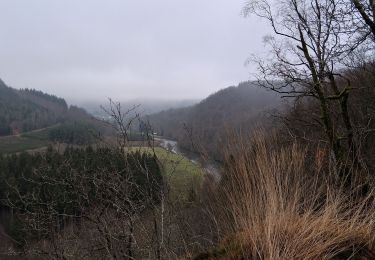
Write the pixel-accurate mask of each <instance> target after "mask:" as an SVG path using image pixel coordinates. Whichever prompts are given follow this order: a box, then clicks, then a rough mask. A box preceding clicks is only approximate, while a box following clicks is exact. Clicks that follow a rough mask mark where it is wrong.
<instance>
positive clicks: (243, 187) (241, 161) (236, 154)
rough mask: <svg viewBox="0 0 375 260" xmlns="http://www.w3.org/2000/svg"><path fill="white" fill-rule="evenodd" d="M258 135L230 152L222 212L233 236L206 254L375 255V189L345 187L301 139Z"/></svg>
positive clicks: (254, 256) (282, 256)
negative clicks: (360, 191)
mask: <svg viewBox="0 0 375 260" xmlns="http://www.w3.org/2000/svg"><path fill="white" fill-rule="evenodd" d="M252 140H255V141H252V143H251V144H250V143H249V142H246V141H244V140H239V139H238V138H237V139H236V141H235V142H232V144H231V145H230V147H229V149H228V152H227V159H226V165H227V166H226V174H225V176H224V179H223V184H222V185H223V186H222V187H221V190H222V191H223V190H224V192H221V193H223V195H224V199H223V201H225V203H224V204H225V205H224V207H223V210H222V211H221V212H222V213H224V212H225V215H226V218H225V219H226V221H225V222H224V223H223V226H224V227H227V230H226V231H227V232H228V233H227V234H232V235H228V236H227V237H226V238H227V239H226V240H224V241H223V242H222V243H221V245H220V246H219V249H216V250H214V251H212V252H211V253H208V254H206V255H201V256H200V257H201V258H206V259H207V258H210V259H216V258H224V259H239V258H242V259H243V258H245V259H375V254H374V253H375V203H374V193H373V192H369V193H368V195H367V196H366V197H361V198H358V197H356V196H354V195H353V194H352V193H351V192H350V191H348V190H345V189H342V188H340V187H342V186H340V185H337V183H336V184H334V182H333V181H331V180H334V179H336V178H335V176H334V174H333V173H332V172H324V171H323V170H321V167H320V166H319V165H316V164H315V163H313V162H312V160H311V159H309V158H308V156H307V152H306V150H305V149H302V148H301V147H299V146H298V145H292V146H289V147H286V148H285V147H284V148H281V146H279V145H278V144H277V140H276V138H271V139H269V138H268V139H266V138H264V137H263V136H262V135H261V134H257V137H255V138H252ZM371 187H374V186H373V185H372V186H371ZM228 205H230V206H229V207H228ZM225 208H226V209H227V210H225ZM198 258H199V257H198Z"/></svg>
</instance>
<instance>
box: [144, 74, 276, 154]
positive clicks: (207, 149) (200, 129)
mask: <svg viewBox="0 0 375 260" xmlns="http://www.w3.org/2000/svg"><path fill="white" fill-rule="evenodd" d="M279 107H280V99H279V97H278V96H277V95H275V94H273V93H270V92H267V91H263V90H261V89H259V88H258V87H257V83H256V82H250V81H249V82H243V83H240V84H239V85H238V86H236V87H235V86H232V87H228V88H225V89H223V90H220V91H218V92H216V93H214V94H212V95H210V96H209V97H207V98H206V99H204V100H203V101H201V102H200V103H198V104H197V105H195V106H192V107H188V108H180V109H170V110H167V111H162V112H160V113H157V114H153V115H150V116H149V117H148V118H147V119H146V120H149V122H150V124H151V126H152V128H153V130H154V131H155V132H157V133H158V134H159V135H162V136H165V137H168V138H172V139H175V140H177V141H178V143H179V145H180V146H181V147H182V148H185V149H188V150H192V151H194V152H204V153H209V154H210V155H211V156H213V157H215V158H216V159H222V154H221V152H222V149H221V148H220V147H222V141H223V139H225V136H226V134H227V132H228V131H229V130H230V129H237V130H240V129H242V130H244V131H250V130H251V129H253V128H254V127H255V126H257V125H258V124H260V123H261V122H263V121H264V119H265V117H266V115H267V112H270V111H271V110H273V109H275V108H279Z"/></svg>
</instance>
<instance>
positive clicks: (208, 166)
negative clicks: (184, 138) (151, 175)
mask: <svg viewBox="0 0 375 260" xmlns="http://www.w3.org/2000/svg"><path fill="white" fill-rule="evenodd" d="M154 139H155V141H158V142H159V145H160V146H161V147H162V148H164V149H166V150H168V151H171V152H172V153H175V154H180V155H182V156H185V157H186V158H188V159H189V160H190V161H191V162H192V163H194V164H196V165H199V166H200V167H202V168H203V169H204V170H205V172H206V173H208V174H210V175H211V176H212V177H214V179H215V180H216V181H219V180H220V179H221V172H220V165H219V163H217V162H215V161H213V160H209V161H207V160H202V159H201V158H202V157H201V156H200V155H199V154H197V153H193V152H188V151H184V150H182V149H180V147H179V146H178V142H177V141H174V140H170V139H166V138H163V137H160V136H159V137H155V138H154Z"/></svg>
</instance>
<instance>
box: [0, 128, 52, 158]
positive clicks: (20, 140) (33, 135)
mask: <svg viewBox="0 0 375 260" xmlns="http://www.w3.org/2000/svg"><path fill="white" fill-rule="evenodd" d="M51 128H52V127H50V128H44V129H42V130H38V131H32V132H27V133H24V134H21V135H16V136H4V137H0V153H18V152H22V151H27V150H34V149H39V148H42V147H46V146H48V145H49V144H51V143H52V142H51V141H49V140H48V134H49V131H50V130H51Z"/></svg>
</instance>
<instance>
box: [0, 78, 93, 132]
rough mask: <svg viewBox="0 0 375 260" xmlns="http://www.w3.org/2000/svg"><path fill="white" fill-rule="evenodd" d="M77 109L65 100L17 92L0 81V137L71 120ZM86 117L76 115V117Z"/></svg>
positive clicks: (22, 91) (85, 115)
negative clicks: (70, 106) (69, 105)
mask: <svg viewBox="0 0 375 260" xmlns="http://www.w3.org/2000/svg"><path fill="white" fill-rule="evenodd" d="M75 114H77V108H75V107H73V108H69V107H68V105H67V103H66V102H65V100H64V99H62V98H59V97H56V96H53V95H49V94H46V93H43V92H41V91H37V90H33V89H21V90H17V89H14V88H11V87H8V86H7V85H6V84H5V83H4V82H3V81H2V80H1V79H0V136H5V135H14V134H19V133H23V132H27V131H32V130H35V129H40V128H44V127H48V126H52V125H55V124H57V123H61V122H63V121H66V120H67V119H68V118H74V117H75ZM83 115H84V117H86V118H89V115H88V114H86V113H83V112H82V111H79V117H80V118H82V116H83Z"/></svg>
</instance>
